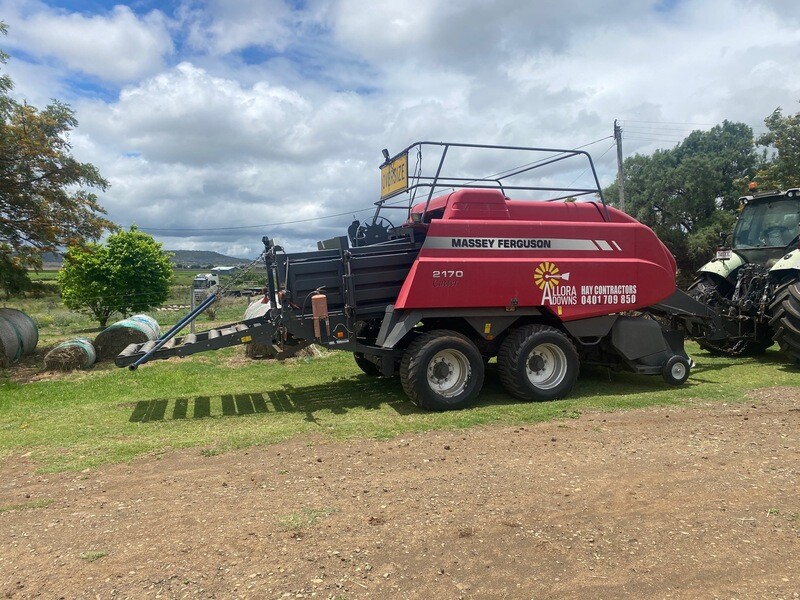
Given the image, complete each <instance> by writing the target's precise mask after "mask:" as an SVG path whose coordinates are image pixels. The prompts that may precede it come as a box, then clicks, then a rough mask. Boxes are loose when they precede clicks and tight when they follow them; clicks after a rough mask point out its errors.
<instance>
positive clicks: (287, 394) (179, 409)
mask: <svg viewBox="0 0 800 600" xmlns="http://www.w3.org/2000/svg"><path fill="white" fill-rule="evenodd" d="M382 405H388V406H389V407H391V408H392V409H393V410H395V411H397V412H398V413H399V414H402V415H406V414H412V413H416V412H421V411H420V410H419V409H418V408H417V407H415V406H414V405H413V404H411V402H410V401H409V400H408V399H407V398H406V397H405V395H404V394H403V391H402V388H400V385H399V382H397V381H396V380H390V379H372V378H367V377H364V376H360V377H352V378H347V379H338V380H336V381H331V382H327V383H324V384H319V385H312V386H298V387H296V386H292V385H286V386H283V388H281V389H280V390H273V391H268V392H253V393H241V394H222V395H219V396H195V397H185V398H165V399H155V400H140V401H138V402H137V403H136V404H135V406H134V409H133V412H132V413H131V416H130V418H129V419H128V420H129V421H130V422H132V423H147V422H152V421H170V420H183V419H211V418H221V417H246V416H250V415H255V414H268V413H305V415H306V420H308V421H311V422H316V420H317V419H316V417H315V416H314V413H315V412H317V411H321V410H326V411H330V412H331V413H333V414H345V413H346V412H347V411H348V410H351V409H354V408H359V409H367V410H377V409H379V408H380V407H381V406H382Z"/></svg>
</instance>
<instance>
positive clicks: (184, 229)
mask: <svg viewBox="0 0 800 600" xmlns="http://www.w3.org/2000/svg"><path fill="white" fill-rule="evenodd" d="M368 210H374V209H373V208H360V209H358V210H348V211H347V212H342V213H336V214H334V215H323V216H321V217H310V218H308V219H296V220H294V221H282V222H280V223H264V224H263V225H239V226H237V227H193V228H180V227H163V228H162V227H138V229H139V230H140V231H237V230H240V229H260V228H264V227H276V226H278V225H294V224H296V223H309V222H311V221H319V220H321V219H333V218H335V217H342V216H345V215H352V214H355V213H361V212H366V211H368Z"/></svg>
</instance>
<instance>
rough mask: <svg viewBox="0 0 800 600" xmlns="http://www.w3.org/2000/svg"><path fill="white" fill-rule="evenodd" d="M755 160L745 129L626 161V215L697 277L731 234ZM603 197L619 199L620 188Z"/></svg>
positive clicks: (721, 129) (697, 136)
mask: <svg viewBox="0 0 800 600" xmlns="http://www.w3.org/2000/svg"><path fill="white" fill-rule="evenodd" d="M757 160H758V156H757V154H756V151H755V147H754V144H753V132H752V130H751V129H750V127H748V126H747V125H745V124H743V123H731V122H729V121H724V122H723V123H722V124H721V125H717V126H715V127H713V128H712V129H711V130H710V131H694V132H692V133H691V134H689V136H687V137H686V139H685V140H684V141H683V142H681V143H680V144H678V145H677V146H675V147H674V148H671V149H668V150H656V151H655V152H654V153H653V154H651V155H649V156H643V155H641V154H635V155H634V156H631V157H629V158H626V159H625V161H624V163H623V168H624V172H625V204H626V205H625V209H626V211H627V212H628V214H630V215H631V216H633V217H635V218H636V219H638V220H639V221H641V222H642V223H644V224H645V225H648V226H649V227H651V228H652V229H653V230H654V231H655V232H656V234H657V235H658V236H659V237H660V238H661V239H662V240H663V241H664V243H665V244H667V246H668V247H669V249H670V251H671V252H672V253H673V255H675V260H676V261H677V263H678V267H679V268H680V269H681V270H682V272H684V273H687V274H689V273H693V272H694V271H695V270H696V269H697V268H698V267H700V266H701V265H702V264H703V263H704V262H706V261H707V260H708V257H709V255H710V254H711V252H712V251H713V249H714V247H715V246H716V244H717V243H718V242H719V233H720V232H727V231H730V230H731V229H732V227H733V223H734V220H735V217H734V215H735V210H736V207H737V206H738V202H737V200H738V198H739V197H740V196H741V193H742V192H743V187H742V186H743V184H744V182H745V181H746V180H747V179H748V178H750V177H752V176H753V175H754V173H755V168H756V164H757ZM604 194H605V196H606V198H608V199H610V200H612V201H613V200H614V199H616V198H617V196H618V190H617V184H616V183H615V184H613V185H611V186H609V187H608V188H606V189H605V190H604Z"/></svg>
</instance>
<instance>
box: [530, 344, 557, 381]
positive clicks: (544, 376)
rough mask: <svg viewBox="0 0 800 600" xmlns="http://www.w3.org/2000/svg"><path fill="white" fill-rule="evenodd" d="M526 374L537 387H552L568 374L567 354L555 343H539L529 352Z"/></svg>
mask: <svg viewBox="0 0 800 600" xmlns="http://www.w3.org/2000/svg"><path fill="white" fill-rule="evenodd" d="M525 374H526V375H527V376H528V381H530V382H531V384H532V385H534V386H535V387H537V388H539V389H542V390H549V389H552V388H554V387H556V386H557V385H559V384H560V383H561V382H562V381H564V377H566V375H567V355H566V354H565V353H564V351H563V350H562V349H561V348H559V347H558V346H556V345H555V344H539V345H538V346H536V347H535V348H534V349H533V350H531V353H530V354H528V360H527V361H526V364H525Z"/></svg>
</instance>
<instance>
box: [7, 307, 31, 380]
mask: <svg viewBox="0 0 800 600" xmlns="http://www.w3.org/2000/svg"><path fill="white" fill-rule="evenodd" d="M38 342H39V328H38V327H37V326H36V323H35V322H34V320H33V319H31V318H30V317H29V316H28V315H26V314H25V313H24V312H22V311H21V310H17V309H15V308H0V366H1V367H3V368H5V367H8V366H10V365H12V364H14V363H15V362H17V361H18V360H19V359H20V358H21V357H22V355H23V354H30V353H31V352H33V351H34V349H35V348H36V344H37V343H38Z"/></svg>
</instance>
